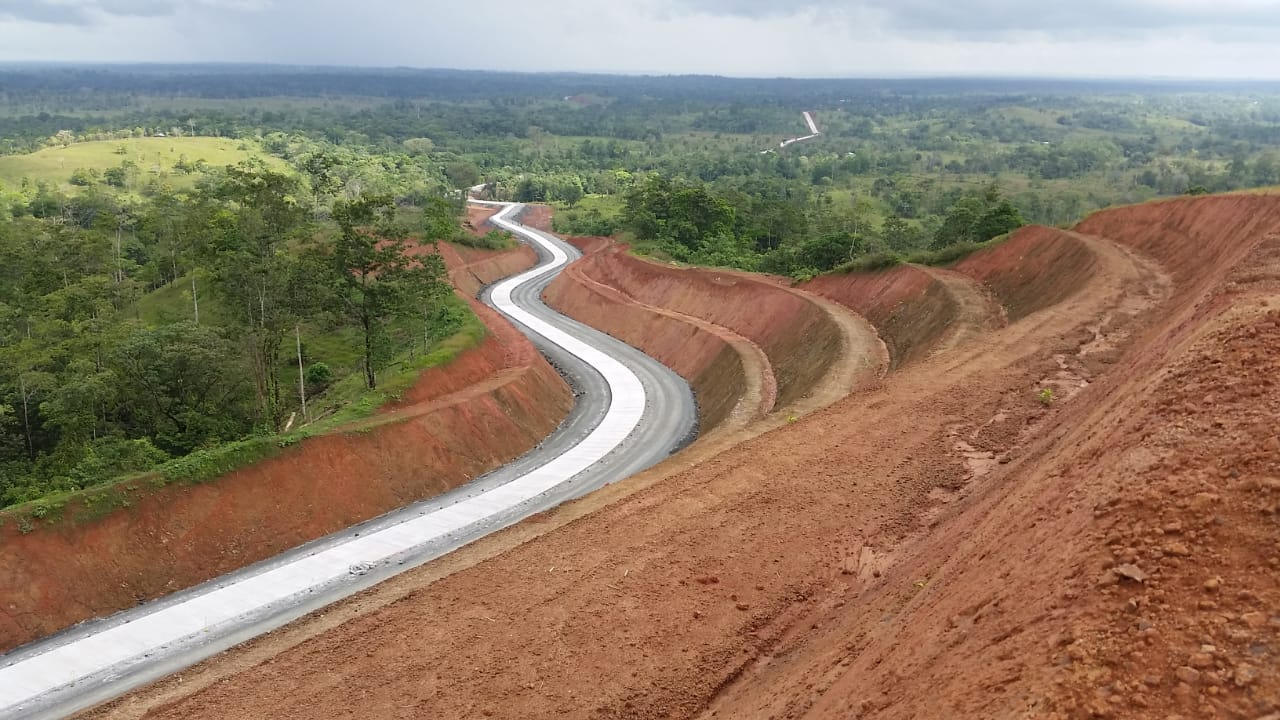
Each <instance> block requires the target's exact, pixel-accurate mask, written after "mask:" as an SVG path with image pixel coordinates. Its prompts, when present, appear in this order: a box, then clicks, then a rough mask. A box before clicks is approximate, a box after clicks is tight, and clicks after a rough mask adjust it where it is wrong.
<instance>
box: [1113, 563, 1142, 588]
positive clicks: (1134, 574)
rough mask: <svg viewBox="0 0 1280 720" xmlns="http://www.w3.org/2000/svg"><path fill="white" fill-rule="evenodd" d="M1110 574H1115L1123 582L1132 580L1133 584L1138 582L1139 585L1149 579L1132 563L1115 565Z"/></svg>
mask: <svg viewBox="0 0 1280 720" xmlns="http://www.w3.org/2000/svg"><path fill="white" fill-rule="evenodd" d="M1112 572H1113V573H1115V574H1116V575H1117V576H1118V577H1120V578H1123V579H1125V580H1132V581H1134V582H1140V583H1141V582H1146V581H1147V578H1148V577H1149V576H1148V575H1147V574H1146V573H1145V572H1143V571H1142V569H1141V568H1139V567H1138V566H1137V565H1134V564H1133V563H1125V564H1123V565H1117V566H1116V567H1115V568H1113V569H1112Z"/></svg>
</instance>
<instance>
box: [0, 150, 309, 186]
mask: <svg viewBox="0 0 1280 720" xmlns="http://www.w3.org/2000/svg"><path fill="white" fill-rule="evenodd" d="M251 158H259V159H261V160H263V161H264V162H265V163H266V164H267V166H268V167H270V168H271V169H273V170H276V171H278V172H284V171H287V170H288V166H287V165H286V164H285V162H284V161H283V160H281V159H279V158H275V157H272V156H270V155H267V154H266V153H264V152H263V151H262V149H261V148H260V147H258V145H257V144H256V143H254V142H253V141H250V140H232V139H228V138H208V137H162V138H161V137H148V138H129V139H125V140H98V141H94V142H84V143H74V144H72V145H67V146H65V147H63V146H60V147H51V148H45V149H43V150H39V151H37V152H33V153H30V154H27V155H9V156H4V157H0V182H3V183H4V184H5V185H6V186H8V187H18V186H19V185H20V184H21V182H22V179H23V178H27V179H29V180H30V181H32V182H41V181H43V182H47V183H49V184H51V185H54V186H56V187H59V188H61V189H62V190H64V191H70V190H73V189H74V188H75V186H74V185H72V184H71V175H72V173H74V172H75V171H76V170H91V171H94V172H96V173H98V174H99V175H101V174H102V173H104V172H105V171H107V170H108V169H110V168H115V167H119V166H120V165H121V163H123V162H125V161H129V162H132V163H133V164H134V165H135V166H136V173H137V177H138V180H139V181H140V182H146V181H148V180H150V179H163V180H165V182H167V183H168V184H169V185H172V186H173V187H176V188H186V187H191V186H192V185H194V184H195V181H196V179H197V178H198V177H200V174H199V173H198V172H196V173H191V174H185V173H181V172H179V171H177V170H176V169H175V167H174V166H175V165H177V164H179V163H180V162H185V163H189V164H192V165H194V164H196V163H198V162H199V161H203V162H204V164H206V165H208V166H210V167H223V166H226V165H235V164H237V163H240V162H243V161H245V160H249V159H251Z"/></svg>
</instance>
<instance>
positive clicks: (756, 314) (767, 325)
mask: <svg viewBox="0 0 1280 720" xmlns="http://www.w3.org/2000/svg"><path fill="white" fill-rule="evenodd" d="M576 265H577V266H578V272H580V273H582V274H584V275H586V276H588V277H590V278H591V279H592V280H594V281H595V282H596V283H599V284H601V285H604V286H607V287H610V288H613V289H615V290H617V291H618V292H619V293H621V294H622V295H624V296H626V297H628V298H631V299H633V300H635V301H637V302H639V303H642V304H645V305H649V306H657V307H662V308H666V309H668V310H671V311H674V312H677V313H681V314H683V315H688V316H692V317H696V318H700V319H702V320H705V321H707V322H709V323H712V324H714V325H718V326H720V327H723V328H728V329H730V330H731V331H733V332H734V333H736V334H737V335H739V336H741V337H744V338H746V339H748V340H750V341H751V342H752V343H754V344H755V345H756V346H758V347H759V348H760V349H761V350H762V351H763V352H764V354H765V355H766V356H767V357H768V360H769V364H770V366H771V368H772V372H773V376H774V379H775V380H776V387H777V404H779V405H787V404H789V403H791V402H793V401H795V400H797V399H799V398H801V397H802V396H804V395H805V394H806V393H807V392H808V390H809V388H810V387H812V386H813V385H814V384H815V383H817V382H818V381H819V380H820V379H821V378H822V377H823V375H824V374H825V372H826V370H827V367H828V365H829V364H830V362H831V359H832V358H834V357H836V356H838V355H839V354H840V352H841V351H842V348H843V345H842V339H843V335H842V332H841V329H840V327H839V326H838V325H837V323H836V322H835V321H834V320H833V318H832V317H831V315H830V314H829V313H828V311H827V310H826V309H824V308H823V307H822V306H821V305H819V304H818V303H816V302H814V301H813V299H812V298H810V297H808V296H806V295H804V294H802V293H798V292H791V291H789V290H787V289H784V288H782V287H779V286H776V285H774V284H772V283H769V282H763V281H762V280H760V279H758V278H754V277H748V276H745V275H742V274H738V273H732V272H727V271H719V270H707V269H700V268H689V269H681V268H675V267H671V266H667V265H661V264H658V263H655V262H649V261H646V260H642V259H640V258H637V257H634V256H632V255H629V254H628V253H627V252H626V246H625V245H610V246H608V247H605V248H602V249H601V250H599V251H597V252H594V253H591V254H590V255H587V256H585V257H584V258H583V259H582V260H580V261H579V262H578V263H576ZM567 281H568V280H567V279H566V282H567ZM554 296H555V293H551V294H549V295H548V297H554ZM558 309H560V310H561V311H562V312H565V313H566V314H568V315H570V316H571V317H576V315H575V313H576V312H579V311H580V310H581V309H580V308H578V307H563V308H558ZM602 319H603V320H604V321H606V322H608V318H602ZM602 327H604V328H605V329H607V330H614V329H615V324H613V323H609V324H606V325H603V326H602ZM616 327H624V326H623V325H622V324H621V323H618V324H616ZM655 357H656V355H655ZM660 359H661V358H660Z"/></svg>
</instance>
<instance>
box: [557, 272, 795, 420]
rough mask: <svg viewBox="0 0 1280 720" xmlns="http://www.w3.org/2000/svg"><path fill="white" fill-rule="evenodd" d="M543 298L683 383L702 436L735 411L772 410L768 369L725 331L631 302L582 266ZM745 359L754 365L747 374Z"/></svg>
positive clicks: (748, 413) (738, 338)
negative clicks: (671, 372) (668, 370)
mask: <svg viewBox="0 0 1280 720" xmlns="http://www.w3.org/2000/svg"><path fill="white" fill-rule="evenodd" d="M544 297H545V299H546V301H547V303H548V304H550V305H551V306H552V307H554V308H556V309H558V310H560V311H561V312H563V313H565V314H567V315H569V316H571V317H573V318H575V319H577V320H579V321H581V322H584V323H586V324H588V325H592V326H594V327H597V328H600V329H602V330H605V331H606V332H609V333H610V334H611V335H614V336H615V337H617V338H619V339H621V340H623V341H624V342H627V343H629V344H630V345H632V346H634V347H637V348H640V349H641V350H643V351H644V352H646V353H648V354H649V355H650V356H651V357H654V358H656V359H657V360H658V361H659V362H661V363H663V364H665V365H666V366H667V367H670V368H671V369H673V370H675V371H676V373H678V374H679V375H680V376H681V377H683V378H685V379H686V380H687V381H688V382H689V384H690V386H691V387H692V388H693V391H694V394H695V395H696V397H697V400H698V420H699V424H700V427H701V429H702V430H703V432H706V431H709V430H711V429H714V428H717V427H719V426H720V425H721V424H722V423H724V422H725V420H727V419H729V418H730V417H731V416H732V415H734V413H735V411H737V414H738V415H745V416H747V419H754V418H755V417H759V416H762V415H764V414H766V413H768V412H769V411H770V410H772V409H773V402H774V400H775V398H776V395H777V390H776V385H774V383H773V371H772V369H771V367H770V366H769V364H768V362H767V361H763V360H760V359H757V357H758V355H757V353H756V352H753V350H754V349H755V345H754V344H750V343H749V341H746V340H745V338H742V337H741V336H739V335H737V334H736V333H733V332H732V331H730V330H728V329H726V328H720V327H719V326H715V325H711V324H710V323H703V322H698V321H697V319H696V318H691V317H688V316H681V315H676V314H674V313H672V312H671V311H667V310H663V309H661V308H657V307H654V306H651V305H645V304H643V303H639V302H636V301H635V300H633V299H632V298H630V297H628V296H626V295H624V294H622V293H621V292H619V291H617V290H615V289H613V288H610V287H608V286H605V285H601V284H600V283H597V282H595V281H594V280H592V279H591V277H590V276H589V275H588V274H587V273H586V272H584V268H583V266H582V264H581V263H574V264H573V265H571V266H570V267H569V268H568V269H567V270H566V271H565V272H564V273H562V274H561V275H560V277H558V278H556V280H555V281H553V282H552V284H551V285H550V286H549V287H548V288H547V290H546V292H545V293H544ZM735 342H741V343H743V344H745V345H746V347H747V349H746V351H745V352H738V351H737V350H736V349H735V347H734V343H735ZM759 355H763V353H759ZM744 360H746V361H750V360H756V361H755V363H754V364H753V365H752V366H751V371H750V372H748V371H747V368H746V366H745V363H744ZM766 388H767V389H766Z"/></svg>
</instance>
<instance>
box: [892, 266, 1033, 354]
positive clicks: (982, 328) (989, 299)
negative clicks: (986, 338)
mask: <svg viewBox="0 0 1280 720" xmlns="http://www.w3.org/2000/svg"><path fill="white" fill-rule="evenodd" d="M912 267H914V268H916V269H917V270H919V271H920V272H923V273H924V274H926V275H928V276H929V277H932V278H933V279H934V280H937V281H938V283H939V284H941V285H942V287H943V289H944V290H945V291H946V293H947V295H948V296H950V298H951V300H952V301H953V302H954V304H955V308H956V313H957V315H956V318H955V320H953V321H952V323H951V327H950V328H949V329H948V331H947V335H946V337H944V338H943V339H942V340H941V341H940V342H939V343H938V344H937V345H936V346H935V347H934V349H933V350H932V351H931V353H930V354H932V355H941V354H944V353H947V352H950V351H952V350H954V349H955V348H957V347H960V346H962V345H965V344H967V343H968V342H970V341H971V340H973V339H975V338H978V337H981V336H983V335H986V334H987V333H990V332H991V331H993V330H998V329H1000V328H1002V327H1005V326H1006V325H1008V324H1009V317H1008V314H1007V313H1005V310H1004V307H1003V306H1001V305H1000V303H999V302H998V301H997V300H996V299H995V297H993V296H992V295H991V291H990V290H987V289H986V288H984V287H982V285H980V284H979V283H978V282H977V281H976V280H974V279H973V278H971V277H969V276H968V275H965V274H963V273H959V272H956V271H955V270H945V269H942V268H936V267H930V266H928V265H913V266H912Z"/></svg>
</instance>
